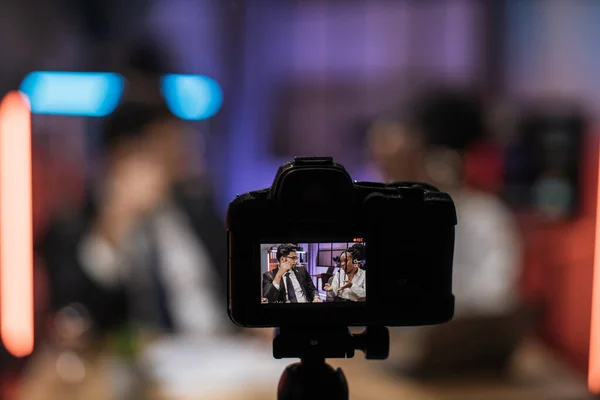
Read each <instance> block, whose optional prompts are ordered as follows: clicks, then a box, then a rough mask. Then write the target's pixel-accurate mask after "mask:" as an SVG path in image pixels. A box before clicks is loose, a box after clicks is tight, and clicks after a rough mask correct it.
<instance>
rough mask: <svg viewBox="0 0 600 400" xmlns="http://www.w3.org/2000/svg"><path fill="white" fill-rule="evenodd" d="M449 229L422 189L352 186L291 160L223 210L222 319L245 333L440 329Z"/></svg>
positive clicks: (318, 162) (449, 209)
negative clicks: (263, 185)
mask: <svg viewBox="0 0 600 400" xmlns="http://www.w3.org/2000/svg"><path fill="white" fill-rule="evenodd" d="M456 223H457V218H456V209H455V206H454V202H453V201H452V198H451V197H450V196H449V195H448V194H446V193H443V192H440V191H439V190H437V189H436V188H434V187H433V186H431V185H428V184H424V183H410V182H397V183H391V184H383V183H374V182H353V181H352V179H351V178H350V175H349V174H348V172H347V171H346V170H345V168H344V167H343V166H342V165H340V164H337V163H334V162H333V159H332V158H330V157H296V158H295V159H294V161H293V162H289V163H286V164H284V165H282V166H281V167H280V168H279V170H278V171H277V174H276V176H275V180H274V182H273V185H272V186H271V187H270V188H267V189H263V190H257V191H252V192H249V193H245V194H242V195H238V196H237V197H236V198H235V200H233V201H232V202H231V203H230V204H229V208H228V211H227V231H228V248H229V304H228V306H229V316H230V318H231V319H232V321H233V322H235V323H236V324H238V325H240V326H245V327H277V326H288V327H289V326H305V327H306V326H368V325H383V326H415V325H430V324H439V323H443V322H446V321H449V320H450V319H452V317H453V315H454V296H453V294H452V260H453V254H454V229H455V226H456ZM367 260H368V265H369V268H368V273H367V269H366V268H365V265H366V263H367Z"/></svg>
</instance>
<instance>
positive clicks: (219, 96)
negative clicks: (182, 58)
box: [161, 74, 223, 120]
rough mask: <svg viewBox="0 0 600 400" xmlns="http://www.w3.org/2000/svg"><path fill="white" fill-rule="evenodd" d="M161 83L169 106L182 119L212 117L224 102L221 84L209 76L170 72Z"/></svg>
mask: <svg viewBox="0 0 600 400" xmlns="http://www.w3.org/2000/svg"><path fill="white" fill-rule="evenodd" d="M161 84H162V92H163V96H164V98H165V101H166V102H167V106H168V107H169V109H170V110H171V112H172V113H173V114H175V115H176V116H177V117H179V118H181V119H186V120H202V119H206V118H210V117H212V116H213V115H215V114H216V113H217V111H219V108H221V104H222V103H223V92H222V91H221V88H220V87H219V84H218V83H217V82H216V81H215V80H214V79H211V78H209V77H207V76H203V75H183V74H169V75H165V76H163V77H162V81H161Z"/></svg>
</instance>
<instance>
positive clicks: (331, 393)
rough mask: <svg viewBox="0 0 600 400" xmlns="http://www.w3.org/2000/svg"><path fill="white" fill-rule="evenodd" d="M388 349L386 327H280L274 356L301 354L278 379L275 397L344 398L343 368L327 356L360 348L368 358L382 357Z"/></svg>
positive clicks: (291, 399) (289, 399)
mask: <svg viewBox="0 0 600 400" xmlns="http://www.w3.org/2000/svg"><path fill="white" fill-rule="evenodd" d="M389 349H390V336H389V331H388V329H387V328H386V327H384V326H370V327H367V328H365V329H364V330H363V332H362V333H360V334H352V333H351V332H350V329H349V328H348V327H321V328H319V327H305V328H297V327H281V328H278V329H277V331H276V333H275V338H274V339H273V357H275V358H277V359H282V358H300V362H299V363H294V364H291V365H289V366H288V367H287V368H286V369H285V371H284V372H283V375H282V376H281V379H280V380H279V386H278V393H277V399H278V400H303V399H311V400H319V399H321V398H322V399H327V400H347V399H348V393H349V392H348V383H347V381H346V378H345V376H344V373H343V371H342V370H341V369H340V368H338V369H337V370H334V369H333V367H331V366H330V365H328V364H327V363H326V362H325V359H326V358H352V357H354V353H355V351H356V350H362V351H363V352H364V353H365V357H366V358H367V359H370V360H384V359H386V358H387V357H388V354H389Z"/></svg>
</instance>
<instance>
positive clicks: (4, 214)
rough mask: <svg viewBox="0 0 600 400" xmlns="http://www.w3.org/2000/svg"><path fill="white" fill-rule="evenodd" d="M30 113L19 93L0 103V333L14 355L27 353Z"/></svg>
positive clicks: (29, 326)
mask: <svg viewBox="0 0 600 400" xmlns="http://www.w3.org/2000/svg"><path fill="white" fill-rule="evenodd" d="M31 191H32V189H31V112H30V110H29V102H28V100H27V98H26V97H25V95H23V94H21V93H19V92H16V91H15V92H10V93H8V94H7V95H6V96H5V97H4V99H3V100H2V102H1V103H0V307H1V308H0V337H1V338H2V341H3V343H4V346H5V347H6V349H7V350H8V351H9V352H10V353H11V354H13V355H14V356H16V357H24V356H27V355H29V354H31V352H32V351H33V342H34V335H33V228H32V213H31V211H32V210H31V204H32V200H31Z"/></svg>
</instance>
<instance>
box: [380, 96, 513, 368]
mask: <svg viewBox="0 0 600 400" xmlns="http://www.w3.org/2000/svg"><path fill="white" fill-rule="evenodd" d="M484 115H485V110H484V106H483V103H482V102H481V101H480V100H479V99H478V98H477V96H475V95H473V94H472V93H470V92H468V91H463V90H458V89H453V88H447V87H440V88H437V89H435V90H431V91H429V92H425V93H424V94H423V95H421V96H419V97H417V98H416V99H415V100H414V102H413V103H412V104H411V105H410V106H409V107H407V108H406V109H405V112H404V114H400V115H396V116H390V117H385V118H382V119H380V120H378V121H376V122H375V123H374V124H373V125H372V126H371V129H370V131H369V133H368V148H369V151H370V153H371V155H372V156H373V158H374V160H375V161H376V163H377V166H378V167H379V170H380V171H381V173H382V175H383V176H384V180H386V181H420V182H426V183H429V184H432V185H434V186H435V187H437V188H438V189H440V190H442V191H445V192H448V193H449V194H450V195H451V196H452V198H453V199H454V202H455V204H456V211H457V215H458V225H457V227H456V239H455V240H456V241H455V253H454V271H453V292H454V294H455V297H456V308H455V317H454V320H453V321H452V322H451V323H449V324H445V325H440V326H436V327H426V328H425V327H423V328H418V329H416V330H414V331H413V333H414V337H412V339H410V340H412V341H413V342H412V344H410V345H408V346H407V347H408V348H412V349H413V351H414V354H413V356H412V361H410V362H406V364H403V366H402V369H403V370H404V371H405V372H411V373H414V374H427V373H433V374H435V373H436V369H437V370H439V371H438V372H440V373H447V372H452V371H453V372H459V371H462V369H461V368H463V367H464V368H471V367H473V368H478V367H480V368H481V369H486V368H488V367H489V368H491V369H498V370H504V368H505V366H506V365H507V363H508V360H509V359H510V355H511V354H512V351H513V349H514V348H515V347H516V344H517V343H518V342H519V339H520V338H521V337H522V336H523V335H524V329H523V325H522V323H521V322H522V319H521V313H520V311H521V302H520V299H519V296H518V280H519V276H520V273H521V263H522V256H521V247H520V245H521V243H520V240H519V235H518V230H517V225H516V221H515V220H514V216H513V215H512V214H511V212H510V211H509V210H508V208H507V207H506V206H505V205H504V204H503V203H502V202H501V201H500V199H499V198H497V197H496V196H494V195H493V194H491V193H485V192H482V191H477V190H474V189H471V188H469V187H467V185H466V184H465V181H464V176H465V174H464V159H465V154H466V153H467V152H468V151H469V149H470V148H471V147H472V146H473V145H475V144H477V143H479V142H481V141H483V140H484V135H485V133H486V130H485V122H484V120H485V117H484ZM433 250H435V249H432V251H433ZM415 267H416V266H415ZM486 327H487V328H486ZM489 328H491V329H489ZM416 343H420V345H416ZM486 363H487V364H488V365H484V364H486Z"/></svg>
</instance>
